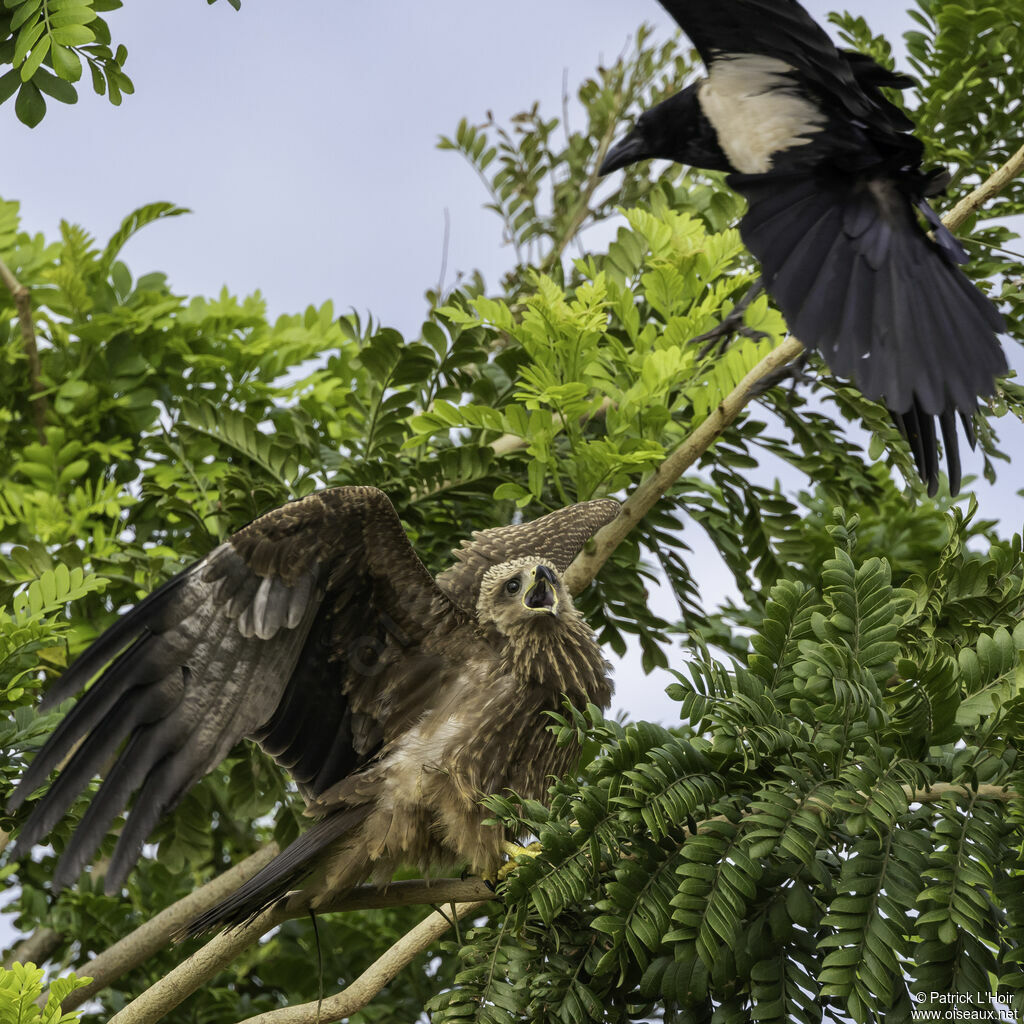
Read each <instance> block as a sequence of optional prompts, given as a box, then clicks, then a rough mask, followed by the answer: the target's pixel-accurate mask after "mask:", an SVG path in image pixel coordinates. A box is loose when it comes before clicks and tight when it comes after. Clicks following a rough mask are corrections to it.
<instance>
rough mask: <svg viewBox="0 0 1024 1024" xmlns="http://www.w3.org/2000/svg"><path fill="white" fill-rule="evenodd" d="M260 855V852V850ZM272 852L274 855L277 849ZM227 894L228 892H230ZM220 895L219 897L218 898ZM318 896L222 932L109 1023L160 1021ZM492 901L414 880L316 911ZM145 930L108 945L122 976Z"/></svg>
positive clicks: (292, 900) (482, 888) (465, 886)
mask: <svg viewBox="0 0 1024 1024" xmlns="http://www.w3.org/2000/svg"><path fill="white" fill-rule="evenodd" d="M260 852H261V853H262V851H260ZM274 852H275V853H276V848H275V850H274ZM256 856H258V855H256V854H254V855H253V857H250V858H248V860H246V861H243V862H242V864H239V865H238V867H242V866H243V865H249V864H250V862H251V861H252V860H253V859H254V858H255V857H256ZM267 859H269V858H267ZM232 870H237V869H232ZM228 874H230V872H228ZM248 874H249V875H252V874H255V871H254V870H253V869H252V867H251V865H250V866H249V868H248ZM225 877H226V876H221V877H220V878H217V879H215V880H214V882H210V883H209V884H208V885H207V886H204V887H203V889H201V890H199V891H198V892H197V893H195V894H193V895H196V896H198V895H199V894H200V893H202V892H204V890H206V889H208V888H209V887H210V886H212V885H214V884H215V883H218V882H221V881H222V880H223V879H224V878H225ZM239 883H240V880H239V879H238V878H237V877H236V879H235V880H234V885H232V886H231V887H230V888H234V887H235V886H237V885H238V884H239ZM226 891H230V889H227V890H226ZM225 894H226V893H221V897H223V895H225ZM318 895H322V894H320V893H317V892H316V891H315V890H309V889H307V890H301V891H299V892H296V893H293V894H292V895H291V896H290V897H289V898H288V899H287V900H283V901H282V902H280V903H278V904H277V905H276V906H274V907H271V908H270V909H269V910H265V911H264V912H263V913H262V914H260V915H259V916H258V917H255V918H254V919H253V920H252V921H249V922H247V923H246V924H244V925H241V926H240V927H238V928H232V929H231V930H229V931H226V932H221V933H220V934H219V935H217V936H215V937H214V938H213V939H211V940H210V941H209V942H207V943H206V945H205V946H203V947H202V948H201V949H198V950H196V952H195V953H193V954H192V956H190V957H189V958H188V959H187V960H184V961H182V962H181V963H180V964H178V966H177V967H175V968H174V970H173V971H171V972H170V973H169V974H167V975H165V976H164V977H163V978H161V979H160V980H159V981H158V982H156V984H154V985H151V986H150V987H149V988H148V989H146V991H145V992H143V993H142V994H141V995H139V996H138V997H137V998H136V999H134V1000H133V1001H132V1002H130V1003H129V1004H128V1005H127V1006H125V1007H124V1008H123V1009H121V1010H120V1011H119V1012H118V1013H116V1014H115V1015H114V1016H113V1017H111V1018H110V1022H109V1024H115V1022H116V1024H152V1022H154V1021H158V1020H160V1018H161V1017H163V1016H164V1014H166V1013H168V1012H169V1011H171V1010H173V1009H174V1007H176V1006H178V1005H179V1004H180V1003H181V1002H182V1001H184V1000H185V999H187V998H188V997H189V996H190V995H192V993H193V992H197V991H198V990H199V989H200V988H202V987H203V986H204V985H205V984H206V983H207V982H208V981H209V980H210V979H211V978H212V977H214V976H215V975H216V974H217V973H218V972H219V971H221V970H222V969H223V968H225V967H227V966H228V964H230V963H231V961H232V960H234V959H235V957H237V956H238V955H239V954H240V953H242V952H243V951H244V950H246V949H248V948H249V947H250V946H254V945H255V944H256V943H257V942H259V940H260V938H261V937H262V936H263V935H265V934H266V933H267V932H268V931H270V930H271V929H272V928H276V927H277V926H278V925H280V924H283V923H284V922H285V921H288V920H291V919H292V918H296V917H305V916H306V915H307V914H308V913H309V908H310V903H311V902H312V901H313V899H314V898H316V897H317V896H318ZM493 898H494V894H493V892H492V891H491V889H490V888H489V887H488V886H487V884H486V882H484V881H482V880H481V879H479V878H467V879H459V878H441V879H436V880H433V881H427V880H424V879H419V878H416V879H411V880H408V881H402V882H392V883H391V884H390V885H387V886H375V885H361V886H358V887H357V888H356V889H354V890H352V891H351V892H348V893H343V894H341V895H340V896H335V897H333V898H329V899H327V900H326V901H325V902H322V903H321V904H320V905H319V906H318V907H317V908H316V909H317V913H334V912H337V911H343V910H372V909H378V908H381V907H404V906H414V905H422V904H427V905H432V904H442V903H461V902H463V901H467V905H468V906H470V907H472V906H479V905H480V904H481V903H482V902H486V901H487V900H489V899H493ZM188 899H189V897H186V898H185V900H181V901H179V903H176V904H175V905H174V906H173V907H168V909H167V910H166V911H164V914H169V913H170V912H171V911H176V912H175V918H176V919H177V924H176V926H175V927H174V928H171V929H169V930H168V929H167V928H166V926H163V927H161V929H160V934H161V936H162V941H161V942H157V943H156V945H155V946H153V947H152V948H154V949H159V948H160V947H161V946H162V945H163V944H164V943H165V942H166V941H167V938H168V937H169V935H170V934H171V933H173V932H174V931H177V930H178V929H179V928H180V927H181V926H182V925H183V924H185V923H187V922H188V920H191V918H192V917H193V916H195V915H194V913H190V914H189V915H188V916H187V917H184V919H183V913H182V912H181V911H180V910H176V908H180V907H181V906H182V904H185V903H186V901H187V900H188ZM202 902H203V904H204V905H206V906H212V903H211V901H210V899H209V898H208V897H206V898H204V899H203V901H202ZM156 920H157V919H156V918H154V921H153V922H151V923H155V922H156ZM146 927H147V926H146V925H143V927H142V928H141V929H139V930H138V931H136V932H133V933H132V935H129V936H127V937H126V938H124V939H122V940H121V941H120V942H119V943H117V944H116V946H111V948H110V950H108V951H107V952H108V953H109V952H112V951H113V950H114V949H116V948H117V947H118V946H123V947H125V951H124V952H123V953H122V954H121V955H120V963H122V964H123V965H124V966H122V967H121V971H122V972H123V971H125V970H129V969H130V968H131V967H134V966H135V964H136V963H138V962H141V960H143V959H145V956H140V957H139V958H138V960H137V961H135V962H134V963H130V962H128V961H129V958H130V957H133V955H134V954H133V952H131V951H130V946H131V942H132V940H133V936H136V935H138V934H139V933H141V932H143V931H144V929H145V928H146ZM145 937H146V939H147V941H150V942H156V937H157V936H156V933H155V932H154V934H153V935H152V936H145ZM150 951H152V950H150ZM106 955H107V954H106V953H104V954H101V957H105V956H106ZM147 955H148V954H147ZM414 955H415V954H414ZM101 957H97V958H96V960H95V961H93V963H92V964H89V965H88V967H87V968H84V969H83V970H88V971H89V972H90V973H91V972H92V971H93V970H94V966H95V964H96V963H97V962H98V961H99V960H100V959H101ZM115 977H116V975H114V974H112V973H110V972H109V971H108V973H107V975H106V977H105V978H104V980H103V984H102V985H99V986H97V985H96V983H95V982H94V983H93V984H91V985H89V986H88V988H84V989H81V990H80V991H81V992H84V993H85V997H84V998H88V997H89V996H90V995H94V994H95V992H96V991H97V989H98V988H102V987H103V985H109V984H110V982H111V981H113V980H114V978H115ZM79 994H80V993H79V992H74V993H72V994H71V995H70V996H68V998H67V999H66V1000H65V1001H64V1003H63V1009H65V1010H67V1009H70V1008H71V1007H72V1006H76V1005H79V1004H80V1003H81V1002H82V1001H83V999H82V998H79Z"/></svg>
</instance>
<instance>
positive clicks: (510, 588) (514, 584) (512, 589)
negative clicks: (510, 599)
mask: <svg viewBox="0 0 1024 1024" xmlns="http://www.w3.org/2000/svg"><path fill="white" fill-rule="evenodd" d="M505 593H506V594H518V593H519V580H509V581H508V583H506V584H505Z"/></svg>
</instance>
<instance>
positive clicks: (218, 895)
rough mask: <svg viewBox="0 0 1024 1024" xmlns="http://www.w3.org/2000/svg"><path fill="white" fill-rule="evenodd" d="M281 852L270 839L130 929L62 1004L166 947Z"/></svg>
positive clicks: (84, 997)
mask: <svg viewBox="0 0 1024 1024" xmlns="http://www.w3.org/2000/svg"><path fill="white" fill-rule="evenodd" d="M277 853H278V846H277V843H268V844H267V845H266V846H264V847H262V848H261V849H259V850H257V851H256V853H254V854H252V856H250V857H246V858H245V860H243V861H240V862H239V863H238V864H236V865H235V866H234V867H233V868H231V869H230V870H228V871H225V872H224V873H223V874H222V875H218V876H217V877H216V878H214V879H213V880H212V881H210V882H207V883H206V885H204V886H201V887H200V888H198V889H196V890H195V892H191V893H189V894H188V895H187V896H186V897H184V898H183V899H180V900H178V902H177V903H172V904H171V905H170V906H169V907H167V908H165V909H164V910H161V911H160V913H159V914H157V915H156V916H155V917H153V918H151V919H150V920H149V921H147V922H146V923H145V924H143V925H141V926H140V927H138V928H136V929H135V931H133V932H129V933H128V934H127V935H126V936H125V937H124V938H123V939H120V940H118V941H117V942H115V943H114V945H112V946H110V947H109V948H108V949H105V950H104V951H103V952H102V953H100V954H99V955H98V956H96V957H95V958H94V959H93V960H91V961H90V962H89V963H88V964H87V965H86V966H85V967H83V968H82V970H81V971H79V974H82V975H84V976H87V977H91V978H92V981H91V982H90V983H89V984H88V985H86V986H85V987H84V988H80V989H76V990H75V991H74V992H72V993H70V994H69V995H68V996H67V998H65V1000H64V1002H63V1003H62V1004H61V1008H62V1009H63V1010H64V1012H65V1013H66V1012H67V1011H68V1010H72V1009H74V1008H75V1007H76V1006H81V1005H82V1003H85V1002H87V1001H88V1000H90V999H92V998H93V997H94V996H95V995H96V993H97V992H99V991H101V990H102V989H105V988H106V987H107V986H108V985H109V984H111V982H114V981H116V980H117V979H118V978H120V977H121V976H122V975H123V974H126V973H127V972H128V971H130V970H132V969H133V968H135V967H138V965H139V964H141V963H144V962H145V961H146V960H147V959H148V958H149V957H150V956H152V955H153V954H154V953H155V952H157V950H160V949H163V948H164V947H165V946H166V945H167V944H168V942H170V940H171V937H172V936H173V935H174V934H175V933H176V932H177V931H179V930H180V929H181V928H182V927H184V926H185V925H186V924H188V923H189V921H191V920H193V919H194V918H196V917H198V916H199V915H200V914H201V913H203V911H205V910H209V909H210V908H211V907H214V906H216V905H217V904H218V903H219V902H220V901H221V900H223V899H225V898H226V897H227V896H229V895H230V894H231V893H233V892H234V891H235V889H237V888H238V887H239V886H240V885H241V884H242V883H243V882H246V881H248V880H249V879H250V878H252V876H253V875H255V874H256V872H257V871H259V870H260V868H262V867H263V866H264V865H266V864H269V863H270V862H271V861H272V860H273V859H274V857H276V856H277Z"/></svg>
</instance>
